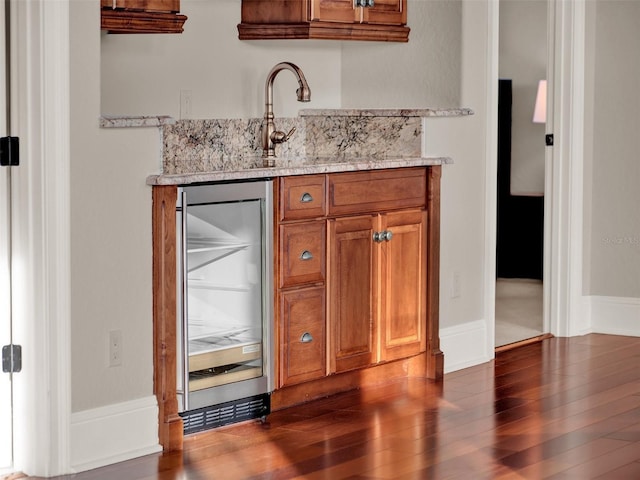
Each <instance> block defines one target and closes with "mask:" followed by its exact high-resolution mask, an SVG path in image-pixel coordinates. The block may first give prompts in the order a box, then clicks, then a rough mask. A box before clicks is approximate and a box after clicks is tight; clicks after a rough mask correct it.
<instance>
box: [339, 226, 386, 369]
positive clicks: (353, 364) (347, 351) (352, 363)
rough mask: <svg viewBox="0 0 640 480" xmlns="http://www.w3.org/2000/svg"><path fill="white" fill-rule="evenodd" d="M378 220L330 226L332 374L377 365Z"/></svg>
mask: <svg viewBox="0 0 640 480" xmlns="http://www.w3.org/2000/svg"><path fill="white" fill-rule="evenodd" d="M376 223H377V220H376V217H372V216H367V217H351V218H340V219H337V220H331V221H330V222H329V243H330V246H329V249H330V253H329V255H328V257H329V258H330V259H331V260H330V273H329V285H330V293H329V295H330V299H329V325H330V329H331V330H330V333H329V342H330V357H329V358H330V370H331V372H332V373H335V372H341V371H345V370H351V369H354V368H359V367H364V366H367V365H370V364H371V363H375V362H376V360H377V359H376V349H375V343H374V339H375V333H376V332H375V324H376V318H375V315H376V312H375V308H374V305H375V301H376V295H375V292H376V288H377V275H376V271H375V268H376V267H375V266H376V265H377V256H378V254H377V252H378V249H377V248H374V246H373V241H372V236H373V232H374V227H375V226H376Z"/></svg>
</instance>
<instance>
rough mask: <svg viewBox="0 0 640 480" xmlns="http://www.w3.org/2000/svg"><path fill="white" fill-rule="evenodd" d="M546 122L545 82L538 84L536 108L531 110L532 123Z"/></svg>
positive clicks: (541, 81)
mask: <svg viewBox="0 0 640 480" xmlns="http://www.w3.org/2000/svg"><path fill="white" fill-rule="evenodd" d="M546 122H547V81H546V80H540V81H539V82H538V94H537V95H536V106H535V108H534V110H533V123H546Z"/></svg>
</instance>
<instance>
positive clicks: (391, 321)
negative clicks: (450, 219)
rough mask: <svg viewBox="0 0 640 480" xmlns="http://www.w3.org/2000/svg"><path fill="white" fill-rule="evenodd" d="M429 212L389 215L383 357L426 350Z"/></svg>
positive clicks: (385, 246) (383, 256) (383, 264)
mask: <svg viewBox="0 0 640 480" xmlns="http://www.w3.org/2000/svg"><path fill="white" fill-rule="evenodd" d="M426 216H427V213H426V212H425V211H409V212H396V213H388V214H385V215H383V216H382V227H381V228H382V229H383V230H385V231H388V232H392V235H393V236H392V237H391V239H390V240H389V241H385V242H383V243H381V248H382V251H381V277H382V280H381V285H382V288H381V317H382V318H381V326H382V332H381V357H382V359H383V360H394V359H398V358H403V357H407V356H410V355H415V354H417V353H420V352H423V351H425V349H426V335H425V329H426V321H427V316H426V315H427V313H426V293H427V290H426V282H427V261H426V254H427V245H426V238H427V237H426V225H427V223H426Z"/></svg>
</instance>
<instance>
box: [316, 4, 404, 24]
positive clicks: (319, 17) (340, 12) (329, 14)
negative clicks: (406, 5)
mask: <svg viewBox="0 0 640 480" xmlns="http://www.w3.org/2000/svg"><path fill="white" fill-rule="evenodd" d="M396 1H397V0H396ZM311 20H312V21H321V22H342V23H353V22H361V21H362V8H355V7H354V4H353V0H311Z"/></svg>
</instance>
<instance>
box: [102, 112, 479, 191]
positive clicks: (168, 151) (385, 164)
mask: <svg viewBox="0 0 640 480" xmlns="http://www.w3.org/2000/svg"><path fill="white" fill-rule="evenodd" d="M469 115H473V111H472V110H471V109H469V108H415V109H408V108H397V109H306V110H301V111H300V112H299V115H298V116H297V117H295V118H276V127H277V128H278V129H281V130H282V131H285V132H286V131H289V130H291V129H292V128H293V129H295V131H296V134H295V135H294V136H293V137H292V138H291V139H290V140H289V141H288V142H286V143H284V144H281V145H278V146H277V150H276V160H275V161H276V166H275V167H269V168H265V167H263V166H262V165H263V162H262V156H261V154H262V146H261V142H260V131H261V130H260V129H261V124H262V119H261V118H248V119H201V120H198V119H193V120H192V119H184V120H175V119H173V118H171V117H168V116H158V117H147V116H139V117H126V116H123V117H117V116H103V117H101V119H100V126H101V127H102V128H132V127H158V128H159V130H160V134H161V141H162V173H160V174H156V175H149V176H148V177H147V184H149V185H187V184H190V183H204V182H219V181H228V180H247V179H254V178H268V177H282V176H291V175H310V174H319V173H332V172H351V171H358V170H377V169H386V168H403V167H418V166H432V165H445V164H450V163H453V161H452V160H451V159H450V158H448V157H428V156H426V155H425V154H424V152H425V144H424V142H425V137H424V131H425V122H429V121H430V120H429V119H430V118H434V117H466V116H469Z"/></svg>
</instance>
